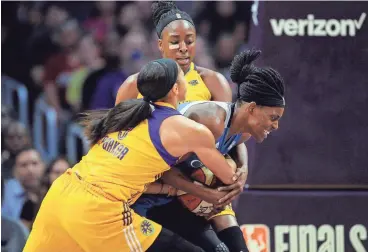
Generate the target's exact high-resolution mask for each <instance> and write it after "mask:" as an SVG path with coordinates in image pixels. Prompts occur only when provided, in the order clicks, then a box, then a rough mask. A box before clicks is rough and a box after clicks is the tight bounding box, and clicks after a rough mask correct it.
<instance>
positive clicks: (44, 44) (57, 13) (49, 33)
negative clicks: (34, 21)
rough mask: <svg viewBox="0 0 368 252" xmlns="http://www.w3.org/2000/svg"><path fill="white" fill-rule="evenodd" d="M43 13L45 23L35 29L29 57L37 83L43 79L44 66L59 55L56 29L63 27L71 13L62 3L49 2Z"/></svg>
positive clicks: (30, 41)
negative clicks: (55, 39) (51, 57)
mask: <svg viewBox="0 0 368 252" xmlns="http://www.w3.org/2000/svg"><path fill="white" fill-rule="evenodd" d="M41 12H42V13H43V14H44V18H43V21H44V22H43V23H42V24H41V25H38V26H37V27H35V29H34V31H33V34H32V37H31V38H30V40H29V42H28V45H29V52H30V55H29V57H30V58H31V59H32V65H33V69H32V70H31V71H32V74H33V77H34V79H35V81H36V82H40V80H41V79H42V76H41V74H39V73H37V71H38V72H40V71H43V69H41V68H42V65H43V64H44V63H45V62H46V60H47V58H49V57H50V56H51V55H52V54H54V53H57V52H58V51H59V50H60V47H59V45H58V43H56V41H54V40H53V34H54V31H55V29H57V28H58V27H59V26H60V25H62V24H63V23H64V22H65V21H66V20H67V19H68V17H69V13H68V12H67V10H66V9H65V7H64V5H63V4H62V3H58V2H49V3H47V4H45V6H44V7H43V8H42V10H41Z"/></svg>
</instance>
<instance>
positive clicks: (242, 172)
mask: <svg viewBox="0 0 368 252" xmlns="http://www.w3.org/2000/svg"><path fill="white" fill-rule="evenodd" d="M247 176H248V169H247V168H245V167H241V168H238V169H237V171H236V173H235V175H234V177H233V180H234V181H235V182H234V183H233V184H231V185H229V186H222V187H219V188H217V190H218V191H220V192H228V193H227V194H226V195H225V197H223V198H221V199H220V200H219V202H218V206H226V205H228V204H230V203H231V202H232V201H233V200H234V199H235V198H236V197H237V196H238V195H239V194H241V193H242V192H243V189H244V186H245V182H246V181H247Z"/></svg>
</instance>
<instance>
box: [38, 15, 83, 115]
mask: <svg viewBox="0 0 368 252" xmlns="http://www.w3.org/2000/svg"><path fill="white" fill-rule="evenodd" d="M55 36H56V40H57V41H58V43H59V44H60V46H61V48H62V51H61V52H59V53H57V54H55V55H52V56H51V57H50V58H49V59H48V60H47V62H46V64H45V76H44V81H43V82H44V83H43V84H44V90H45V94H46V98H47V101H48V103H49V104H50V105H51V106H52V107H54V108H55V110H56V111H57V113H58V116H61V115H62V109H68V106H67V104H66V101H65V89H66V87H67V86H68V84H69V80H70V76H71V73H72V72H73V71H74V70H75V69H78V67H79V66H80V61H79V58H78V55H77V53H76V44H77V42H78V40H79V37H80V30H79V26H78V23H77V22H76V21H75V20H68V21H66V22H65V23H64V24H63V25H61V27H59V29H58V31H57V32H56V34H55Z"/></svg>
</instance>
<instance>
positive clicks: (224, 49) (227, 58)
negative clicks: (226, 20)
mask: <svg viewBox="0 0 368 252" xmlns="http://www.w3.org/2000/svg"><path fill="white" fill-rule="evenodd" d="M235 43H236V41H234V37H233V36H232V35H231V34H229V33H223V34H221V35H220V37H219V39H218V41H217V43H216V47H215V64H216V68H217V69H219V71H220V72H221V73H222V72H223V71H224V69H227V68H228V67H229V65H230V64H231V61H232V60H233V56H234V54H235V53H236V44H235Z"/></svg>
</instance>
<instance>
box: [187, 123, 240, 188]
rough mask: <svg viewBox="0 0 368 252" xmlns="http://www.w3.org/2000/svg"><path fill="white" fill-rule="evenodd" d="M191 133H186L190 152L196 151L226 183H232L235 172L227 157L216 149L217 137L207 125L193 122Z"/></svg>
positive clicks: (202, 160) (204, 162)
mask: <svg viewBox="0 0 368 252" xmlns="http://www.w3.org/2000/svg"><path fill="white" fill-rule="evenodd" d="M193 124H195V125H193V129H192V130H191V133H190V134H185V137H186V141H185V142H186V144H187V146H188V148H189V149H188V151H187V153H189V152H194V153H195V154H196V155H197V156H198V158H199V159H200V160H201V162H202V163H203V164H204V165H205V166H206V167H207V168H208V169H209V170H211V171H212V172H213V174H214V175H215V176H216V177H217V178H219V179H220V180H221V181H222V182H223V183H224V184H227V185H229V184H232V183H233V182H234V181H233V176H234V172H233V170H232V168H231V167H230V166H229V164H228V163H227V161H226V160H225V158H224V157H223V156H222V155H221V153H220V152H219V151H218V150H217V149H216V142H215V137H214V136H213V135H212V132H211V131H210V130H209V129H208V128H207V127H205V126H203V125H201V124H198V123H195V122H193Z"/></svg>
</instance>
